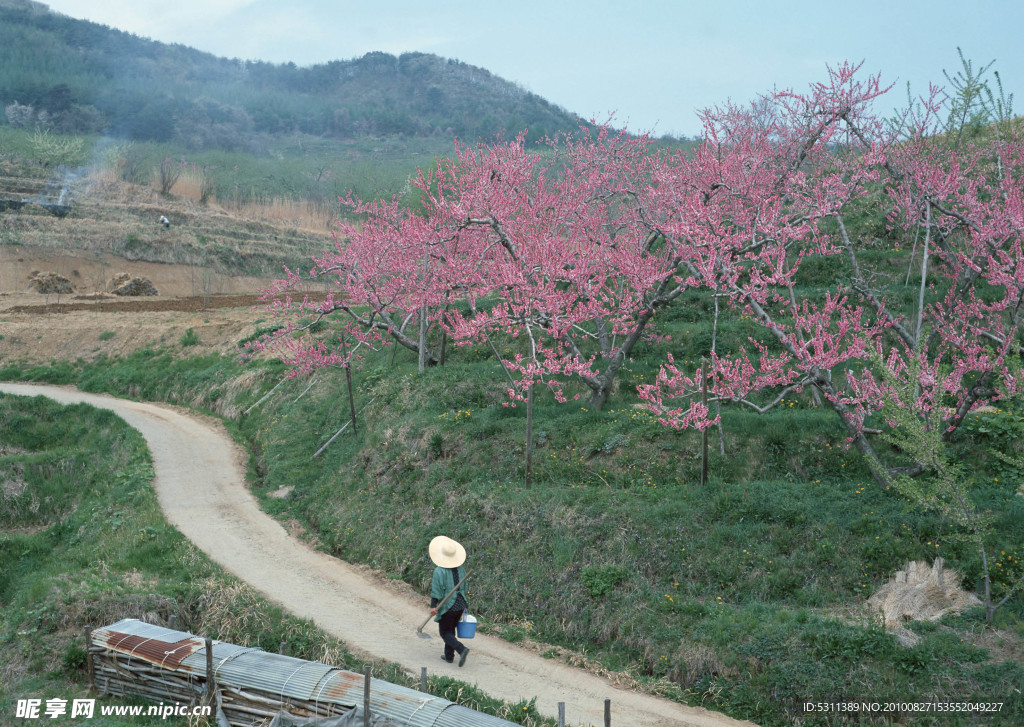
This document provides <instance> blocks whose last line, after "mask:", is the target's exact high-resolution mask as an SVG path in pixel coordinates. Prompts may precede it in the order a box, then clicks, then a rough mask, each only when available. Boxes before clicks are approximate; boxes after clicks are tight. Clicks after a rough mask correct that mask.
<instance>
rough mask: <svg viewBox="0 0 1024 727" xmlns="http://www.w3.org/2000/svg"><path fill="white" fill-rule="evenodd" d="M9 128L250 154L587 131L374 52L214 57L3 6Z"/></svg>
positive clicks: (1, 56)
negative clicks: (289, 137)
mask: <svg viewBox="0 0 1024 727" xmlns="http://www.w3.org/2000/svg"><path fill="white" fill-rule="evenodd" d="M0 104H2V106H3V108H4V110H5V111H6V112H7V113H6V114H4V115H0V123H5V122H6V123H11V124H12V125H25V126H28V125H40V124H41V125H43V126H46V127H48V128H52V129H54V130H56V131H62V132H65V133H75V134H106V135H111V136H116V137H121V138H126V139H133V140H147V141H158V142H164V141H174V142H178V143H182V144H184V145H185V146H186V147H187V148H188V149H191V150H201V149H212V148H218V149H246V148H254V147H255V146H258V145H259V142H260V140H261V139H265V138H267V137H268V136H275V135H279V134H291V133H301V134H308V135H313V136H317V137H323V138H335V139H349V138H357V137H360V136H377V137H381V136H384V137H397V136H404V137H444V138H449V139H450V138H454V137H458V138H460V139H464V140H468V139H474V140H475V139H477V138H491V137H494V136H495V135H497V134H504V135H505V136H514V135H515V134H518V133H519V132H521V131H523V130H524V129H528V138H529V139H531V140H535V139H540V138H542V137H543V136H544V135H547V134H554V133H556V132H562V131H575V130H577V129H578V128H579V126H580V124H581V123H583V120H582V119H580V118H579V117H577V116H576V115H574V114H571V113H569V112H567V111H566V110H564V109H562V108H560V107H558V106H555V105H553V104H551V103H549V102H548V101H546V100H544V99H543V98H541V97H539V96H537V95H536V94H533V93H530V92H528V91H526V90H524V89H523V88H521V87H519V86H518V85H516V84H514V83H511V82H509V81H506V80H504V79H501V78H499V77H497V76H495V75H493V74H491V73H490V72H488V71H486V70H484V69H482V68H476V67H474V66H470V65H468V64H466V63H462V62H459V61H456V60H451V59H445V58H441V57H439V56H435V55H431V54H426V53H405V54H403V55H401V56H397V57H396V56H393V55H389V54H386V53H368V54H367V55H365V56H363V57H362V58H357V59H353V60H338V61H332V62H330V63H325V64H320V65H314V66H310V67H298V66H296V65H295V64H292V63H288V64H272V63H264V62H259V61H256V62H254V61H240V60H237V59H227V58H218V57H216V56H214V55H212V54H209V53H204V52H201V51H197V50H194V49H192V48H188V47H186V46H183V45H179V44H171V45H169V44H165V43H159V42H156V41H152V40H149V39H146V38H140V37H138V36H136V35H132V34H130V33H126V32H123V31H120V30H116V29H113V28H109V27H107V26H105V25H99V24H96V23H92V22H89V21H84V20H77V19H74V18H70V17H67V16H64V15H61V14H58V13H56V12H53V11H51V10H50V9H49V8H48V7H47V6H46V5H43V4H41V3H37V2H32V0H0Z"/></svg>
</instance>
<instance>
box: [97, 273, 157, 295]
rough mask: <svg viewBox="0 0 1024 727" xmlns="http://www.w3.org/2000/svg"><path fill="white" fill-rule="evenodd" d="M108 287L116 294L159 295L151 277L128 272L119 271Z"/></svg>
mask: <svg viewBox="0 0 1024 727" xmlns="http://www.w3.org/2000/svg"><path fill="white" fill-rule="evenodd" d="M107 287H108V288H110V292H111V293H113V294H114V295H123V296H137V295H157V291H156V287H155V286H154V285H153V283H152V282H150V280H149V278H135V277H132V276H131V275H129V274H128V273H118V274H117V275H115V276H114V277H113V278H111V279H110V283H109V284H108V286H107Z"/></svg>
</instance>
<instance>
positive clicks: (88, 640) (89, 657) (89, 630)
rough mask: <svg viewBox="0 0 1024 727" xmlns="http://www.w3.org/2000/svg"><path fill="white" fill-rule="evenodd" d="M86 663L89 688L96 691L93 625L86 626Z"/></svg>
mask: <svg viewBox="0 0 1024 727" xmlns="http://www.w3.org/2000/svg"><path fill="white" fill-rule="evenodd" d="M85 665H86V666H87V667H88V668H89V689H90V690H92V691H94V692H95V691H96V672H95V671H93V665H92V626H86V627H85Z"/></svg>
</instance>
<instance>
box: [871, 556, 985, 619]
mask: <svg viewBox="0 0 1024 727" xmlns="http://www.w3.org/2000/svg"><path fill="white" fill-rule="evenodd" d="M980 605H981V599H979V598H978V597H977V596H975V595H974V594H973V593H970V592H969V591H965V590H963V589H962V588H961V587H960V574H959V573H957V572H956V571H955V570H952V569H950V568H945V567H944V566H943V561H942V558H936V559H935V561H934V562H933V563H932V564H931V565H930V566H929V565H928V563H926V562H924V561H912V562H910V563H907V565H906V567H905V568H904V569H903V570H900V571H896V573H895V574H894V575H893V577H892V579H890V581H889V582H888V583H886V584H884V585H883V586H882V587H881V588H879V589H878V591H877V592H876V593H875V594H874V595H873V596H871V598H869V599H868V607H869V608H871V609H872V610H873V611H875V612H876V613H877V612H879V611H880V612H881V613H882V617H883V618H884V619H885V625H886V627H888V628H894V627H899V626H903V625H904V624H906V623H908V622H910V621H938V620H939V619H941V618H942V617H943V616H945V615H946V614H949V613H961V612H963V611H964V610H966V609H968V608H971V607H974V606H980Z"/></svg>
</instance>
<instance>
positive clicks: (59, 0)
mask: <svg viewBox="0 0 1024 727" xmlns="http://www.w3.org/2000/svg"><path fill="white" fill-rule="evenodd" d="M46 4H48V5H49V6H50V7H51V8H52V9H54V10H56V11H58V12H61V13H64V14H66V15H70V16H72V17H75V18H82V19H86V20H92V21H94V22H97V23H102V24H103V25H109V26H111V27H115V28H118V29H120V30H125V31H128V32H131V33H135V34H136V35H140V36H143V37H147V38H152V39H154V40H160V41H163V42H167V43H181V44H184V45H187V46H191V47H194V48H197V49H199V50H203V51H207V52H210V53H214V54H216V55H219V56H226V57H230V58H241V59H252V60H265V61H271V62H274V63H284V62H289V61H290V62H294V63H296V64H297V65H300V66H306V65H313V64H316V63H325V62H327V61H331V60H347V59H351V58H356V57H359V56H361V55H363V54H364V53H368V52H370V51H385V52H387V53H393V54H396V55H397V54H400V53H403V52H406V51H421V52H425V53H435V54H437V55H440V56H443V57H446V58H455V59H458V60H460V61H464V62H465V63H469V64H471V65H474V66H480V67H483V68H486V69H487V70H489V71H491V72H492V73H494V74H496V75H498V76H501V77H503V78H505V79H507V80H510V81H514V82H516V83H518V84H519V85H521V86H522V87H524V88H526V89H527V90H529V91H532V92H534V93H536V94H538V95H540V96H542V97H544V98H545V99H547V100H548V101H550V102H552V103H554V104H557V105H559V106H562V107H564V108H566V109H568V110H569V111H572V112H575V113H577V114H579V115H581V116H584V117H587V118H591V117H597V118H599V119H602V120H603V119H604V118H606V117H607V116H608V114H609V112H614V113H615V116H616V124H615V125H616V126H627V127H628V128H629V129H630V130H632V131H654V132H655V133H656V134H663V133H673V134H687V135H693V134H696V133H698V132H699V131H700V124H699V122H698V121H697V117H696V111H697V110H698V109H701V108H706V107H709V106H714V105H717V104H720V103H722V102H724V101H726V100H727V99H732V100H733V101H737V102H745V101H749V100H750V99H752V98H754V97H755V96H756V95H757V94H759V93H762V92H767V91H770V90H771V89H772V88H773V87H779V88H797V89H803V88H806V86H807V84H809V83H811V82H813V81H817V80H821V79H823V78H824V77H825V67H826V65H829V64H832V65H834V64H836V63H838V62H840V61H843V60H851V61H855V62H859V61H864V62H865V64H864V70H865V71H870V72H872V73H875V72H881V73H882V74H883V78H884V79H885V80H888V81H890V82H892V81H896V82H897V84H898V85H897V87H896V88H895V89H894V90H893V91H892V92H891V95H892V97H893V105H896V104H898V103H900V102H902V101H903V100H904V99H905V98H906V94H905V88H906V82H907V81H910V82H911V86H912V90H913V91H914V92H915V93H924V92H925V90H926V89H927V84H928V82H929V81H935V82H939V83H944V81H945V79H944V77H943V75H942V71H943V69H946V70H948V71H949V72H950V73H951V74H952V73H954V72H955V71H957V70H958V69H959V68H960V61H959V58H958V56H957V50H956V49H957V47H958V46H959V47H961V48H962V49H963V52H964V55H965V57H967V58H969V59H972V60H973V61H974V62H975V64H976V66H980V65H983V64H986V63H988V62H989V61H991V60H995V61H996V64H995V66H994V69H995V70H999V71H1000V75H1001V76H1002V79H1003V83H1004V86H1005V88H1006V90H1007V91H1008V92H1016V93H1015V95H1016V96H1017V103H1016V105H1015V110H1016V111H1017V113H1021V111H1022V110H1024V40H1022V35H1021V34H1022V31H1024V2H1021V1H1020V0H972V2H965V1H964V0H928V1H927V2H922V1H919V0H884V1H882V0H858V1H857V2H851V1H849V0H847V1H846V2H833V1H832V0H816V1H815V0H807V1H805V0H796V1H790V0H773V1H772V2H754V1H752V0H733V1H731V2H728V1H725V0H721V1H719V0H703V1H701V2H692V1H691V0H676V1H673V0H660V1H653V0H620V2H609V1H607V0H585V1H584V0H547V1H546V2H535V1H534V0H522V1H520V2H493V1H491V0H434V1H433V2H431V1H429V0H420V1H418V2H414V1H412V0H360V1H359V2H350V1H349V0H51V1H50V2H47V3H46Z"/></svg>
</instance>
